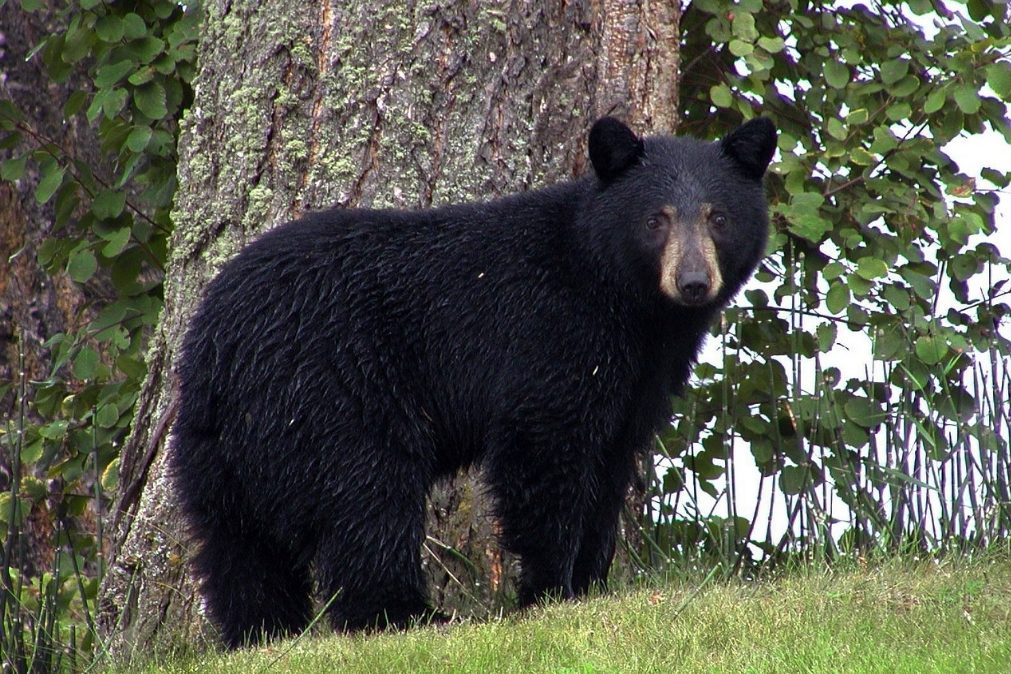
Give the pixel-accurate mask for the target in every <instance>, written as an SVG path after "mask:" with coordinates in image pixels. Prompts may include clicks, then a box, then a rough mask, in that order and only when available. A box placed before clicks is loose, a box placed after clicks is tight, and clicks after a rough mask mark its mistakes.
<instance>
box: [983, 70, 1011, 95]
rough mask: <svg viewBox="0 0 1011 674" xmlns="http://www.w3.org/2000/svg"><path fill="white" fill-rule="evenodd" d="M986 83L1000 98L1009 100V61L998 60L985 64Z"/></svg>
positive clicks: (1010, 93) (1010, 85)
mask: <svg viewBox="0 0 1011 674" xmlns="http://www.w3.org/2000/svg"><path fill="white" fill-rule="evenodd" d="M986 83H987V84H988V85H990V88H991V89H993V91H994V93H995V94H997V95H998V96H1000V98H1001V100H1003V101H1009V100H1011V63H1008V62H1007V61H998V62H997V63H994V64H992V65H990V66H987V69H986Z"/></svg>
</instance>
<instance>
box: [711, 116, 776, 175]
mask: <svg viewBox="0 0 1011 674" xmlns="http://www.w3.org/2000/svg"><path fill="white" fill-rule="evenodd" d="M720 148H721V149H722V150H723V154H725V155H726V156H727V157H729V158H730V159H733V160H734V163H735V164H737V167H738V168H739V169H740V170H741V172H742V173H744V175H745V176H747V177H748V178H751V179H752V180H761V179H762V176H763V175H765V169H767V168H768V167H769V162H770V161H772V155H773V154H774V153H775V152H776V125H775V124H773V123H772V122H771V121H770V120H768V119H766V118H765V117H757V118H755V119H753V120H751V121H750V122H747V123H745V124H742V125H741V126H740V127H738V128H737V129H735V130H734V132H733V133H731V134H730V135H729V136H727V137H726V138H724V139H723V140H722V141H720Z"/></svg>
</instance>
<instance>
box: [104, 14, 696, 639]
mask: <svg viewBox="0 0 1011 674" xmlns="http://www.w3.org/2000/svg"><path fill="white" fill-rule="evenodd" d="M661 4H662V5H664V7H663V8H661V7H660V5H661ZM206 12H207V16H206V20H205V23H204V26H203V33H202V40H201V47H200V55H199V68H200V71H199V77H198V80H197V83H196V95H195V100H194V103H193V106H192V108H191V109H190V110H189V112H188V114H187V116H186V118H185V120H184V124H183V132H182V139H181V145H180V163H179V192H178V196H177V201H176V206H175V211H174V220H175V228H176V229H175V235H174V239H173V245H172V257H171V260H170V263H169V267H168V271H167V278H166V289H165V309H164V313H163V315H162V319H161V322H160V325H159V326H158V329H157V331H156V334H155V336H154V338H153V341H152V344H151V347H150V352H149V355H148V362H149V367H150V373H149V375H148V380H147V382H146V384H145V386H144V388H143V391H142V394H141V397H140V401H139V403H138V405H139V407H138V410H137V414H136V421H135V427H134V429H133V432H132V434H131V438H130V440H129V441H128V443H127V445H126V446H125V447H124V450H123V455H122V462H121V467H120V480H121V485H122V493H121V495H120V499H119V503H118V504H117V505H118V513H119V514H118V518H117V521H116V522H115V523H114V526H113V527H112V530H113V531H114V532H115V533H114V535H115V536H116V539H115V540H114V541H113V545H112V552H113V558H112V560H111V563H110V566H109V570H108V574H107V576H106V584H105V586H104V587H103V589H102V592H101V597H102V605H101V608H100V611H101V613H100V618H101V622H102V625H103V628H104V630H105V631H106V635H107V636H108V637H110V641H109V645H110V647H111V648H112V650H113V651H114V652H118V653H121V654H122V653H126V652H128V651H129V650H130V648H131V647H139V648H146V647H148V646H150V645H151V644H152V643H164V642H165V641H172V640H178V639H182V640H185V641H192V640H194V639H196V638H198V637H199V635H201V634H204V633H206V629H207V627H206V625H205V624H204V622H203V621H202V619H201V618H200V617H199V611H198V610H197V607H198V604H199V602H198V600H197V598H196V594H195V591H194V586H193V584H192V581H191V579H189V577H188V576H187V569H186V564H185V562H186V559H187V556H188V551H187V543H186V541H185V538H184V536H183V531H184V526H183V522H181V521H180V520H179V517H178V513H177V510H176V508H175V507H174V498H173V495H172V493H171V491H170V489H169V488H168V486H167V484H166V475H165V463H164V458H165V451H164V446H165V439H166V437H167V435H168V430H169V428H170V425H171V421H172V417H173V414H174V409H175V395H176V394H175V389H174V386H173V378H172V375H171V372H172V363H173V359H174V357H175V354H176V353H177V348H178V345H179V343H180V339H181V337H182V334H183V331H184V330H185V327H186V324H187V319H188V317H189V316H190V314H191V312H192V310H193V309H194V307H195V304H196V303H197V301H198V300H199V298H200V296H201V291H202V289H203V287H204V285H205V284H206V283H207V281H208V280H209V279H210V278H211V277H212V276H213V274H214V273H215V271H216V270H217V269H219V268H220V266H221V264H222V263H223V262H224V261H226V260H227V259H229V258H230V257H231V256H232V255H233V254H234V253H235V252H236V251H237V250H238V249H239V248H240V247H241V246H242V245H243V244H244V243H246V242H247V241H249V240H250V239H251V238H253V237H255V236H256V235H257V234H259V233H261V232H263V231H264V230H266V229H268V228H270V227H272V226H275V225H277V224H279V223H281V222H283V221H285V220H288V219H290V218H292V217H294V216H297V215H298V214H300V213H302V212H304V211H306V210H310V209H314V208H322V207H326V206H330V205H333V204H339V205H344V206H374V207H382V206H397V207H425V206H429V205H432V204H442V203H449V202H457V201H465V200H474V199H481V198H486V197H489V196H492V195H498V194H504V193H508V192H513V191H517V190H523V189H527V188H531V187H537V186H541V185H544V184H548V183H551V182H554V181H557V180H561V179H565V178H568V177H570V176H572V175H575V174H579V173H581V172H582V171H583V170H584V164H585V158H584V157H585V137H586V132H587V130H588V126H589V124H590V123H591V122H592V120H593V119H594V118H595V117H596V116H597V115H599V114H602V113H605V112H611V113H613V114H620V115H622V116H624V117H626V118H628V119H630V120H631V121H632V122H633V123H635V124H636V125H638V126H640V127H641V128H644V129H650V128H654V129H657V130H671V129H672V128H673V126H674V124H675V122H676V112H675V106H674V103H675V101H676V100H677V91H676V87H675V83H676V81H677V71H676V63H677V48H678V39H677V22H678V4H677V3H671V4H670V6H667V3H650V2H645V1H643V2H628V1H621V2H608V1H597V2H592V1H575V2H571V1H570V2H550V3H541V2H533V1H525V2H524V1H518V0H517V1H513V2H506V1H502V2H481V3H475V2H464V1H459V0H455V1H454V0H444V1H442V2H394V1H392V0H391V1H386V2H381V3H374V2H361V1H355V2H337V1H336V0H334V1H333V2H327V1H326V0H314V1H313V2H308V3H291V2H279V1H277V0H271V1H269V2H227V1H224V0H220V1H218V2H209V3H207V5H206ZM479 485H480V482H479V476H476V475H468V476H462V477H461V478H459V479H458V480H456V481H455V482H454V483H453V484H452V485H447V486H446V487H444V488H443V489H441V490H439V493H437V494H436V495H434V497H433V507H432V508H431V518H430V528H429V533H430V541H429V543H428V545H427V546H426V557H427V563H428V564H429V567H430V571H431V573H430V576H431V577H432V580H433V586H434V590H435V591H434V592H433V595H434V598H435V599H436V600H437V601H438V602H439V603H440V604H441V605H442V606H443V608H444V609H448V610H450V611H452V610H454V609H463V610H466V611H467V612H469V613H478V614H480V613H481V612H482V611H488V610H491V609H492V608H493V607H495V606H497V601H498V595H499V594H500V593H501V592H502V591H503V588H504V587H506V583H505V579H506V578H507V577H508V576H509V575H510V573H509V568H510V565H509V562H508V560H502V559H501V557H500V555H499V553H498V551H497V550H496V549H495V548H494V545H493V544H492V543H491V541H492V538H493V537H492V535H491V534H492V532H491V529H492V526H493V523H492V522H491V521H490V519H489V517H488V515H487V512H488V511H487V507H486V504H485V503H484V499H483V496H482V493H481V490H480V486H479ZM450 550H453V551H455V552H451V551H450ZM461 559H466V560H468V561H466V562H463V561H461Z"/></svg>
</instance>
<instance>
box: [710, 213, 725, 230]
mask: <svg viewBox="0 0 1011 674" xmlns="http://www.w3.org/2000/svg"><path fill="white" fill-rule="evenodd" d="M709 221H710V222H712V223H713V225H714V226H716V227H723V226H725V225H726V224H727V216H725V215H724V214H723V213H713V214H712V215H711V216H709Z"/></svg>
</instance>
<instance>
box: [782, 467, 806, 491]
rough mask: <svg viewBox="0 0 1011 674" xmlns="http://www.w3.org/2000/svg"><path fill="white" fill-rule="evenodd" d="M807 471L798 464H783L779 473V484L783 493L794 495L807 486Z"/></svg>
mask: <svg viewBox="0 0 1011 674" xmlns="http://www.w3.org/2000/svg"><path fill="white" fill-rule="evenodd" d="M808 479H809V478H808V471H807V469H806V468H801V467H800V466H783V469H782V470H781V471H780V473H779V486H780V488H782V490H783V493H785V494H790V495H796V494H799V493H800V492H801V490H803V489H804V487H805V486H808V484H809V482H808Z"/></svg>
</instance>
